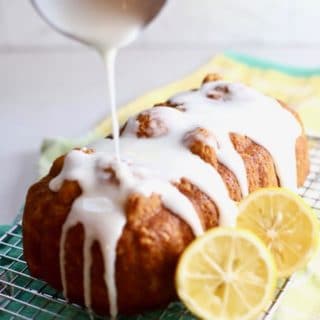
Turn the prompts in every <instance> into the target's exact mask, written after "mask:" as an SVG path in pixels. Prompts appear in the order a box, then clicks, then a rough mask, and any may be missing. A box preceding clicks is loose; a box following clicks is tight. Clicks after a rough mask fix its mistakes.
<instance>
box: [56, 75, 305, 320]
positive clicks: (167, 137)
mask: <svg viewBox="0 0 320 320" xmlns="http://www.w3.org/2000/svg"><path fill="white" fill-rule="evenodd" d="M219 86H220V87H221V86H228V89H229V93H228V95H227V96H226V97H225V99H218V100H213V99H209V98H208V97H207V94H208V93H210V92H212V91H214V90H215V89H216V88H217V87H219ZM171 101H173V102H175V103H183V108H184V109H185V111H184V112H183V111H179V110H177V109H174V108H170V107H155V108H152V109H150V110H148V111H146V114H148V115H149V117H150V119H151V122H150V123H151V130H150V132H152V133H153V135H154V136H153V137H151V138H139V139H138V138H137V136H136V133H137V131H138V129H139V128H138V127H139V122H138V121H137V117H132V118H131V119H129V121H128V124H127V126H126V128H125V130H124V132H123V135H122V137H121V139H120V140H121V159H125V161H124V160H122V161H120V162H119V161H118V162H117V161H116V160H115V159H114V158H113V157H112V154H114V153H113V152H114V146H113V141H112V140H110V139H103V140H100V141H98V142H97V143H95V144H94V145H92V148H93V149H95V150H96V152H95V153H94V154H88V155H87V154H84V153H82V152H81V151H72V152H70V153H69V154H68V156H67V157H66V159H65V163H64V167H63V170H62V172H61V173H60V174H59V176H57V177H56V178H54V179H53V180H52V181H51V182H50V188H51V189H52V190H53V191H58V190H59V188H60V187H61V185H62V183H63V181H64V180H77V181H78V182H79V184H80V187H81V189H82V194H81V196H80V197H79V198H78V199H76V200H75V202H74V204H73V206H72V210H71V212H70V214H69V216H68V218H67V220H66V222H65V224H64V226H63V231H62V237H61V257H60V263H61V274H62V282H63V287H64V290H65V294H66V295H67V288H66V281H65V274H64V245H65V236H66V233H67V231H68V230H69V228H70V227H72V226H74V225H75V224H77V223H79V222H81V223H82V224H83V226H84V230H85V246H84V256H85V257H86V258H85V262H84V266H85V268H84V269H85V270H84V288H85V300H86V305H87V306H90V304H91V301H90V272H89V271H90V264H91V253H90V252H89V248H90V247H91V244H92V242H93V241H94V240H97V241H98V242H99V243H100V246H101V250H102V253H103V257H104V261H105V268H106V273H105V281H106V284H107V287H108V295H109V301H110V303H111V314H112V315H113V316H115V314H116V312H117V307H116V301H117V298H116V283H115V263H116V245H117V242H118V239H119V238H120V236H121V234H122V230H123V227H124V225H125V223H126V218H125V213H124V211H123V210H124V209H123V208H124V206H123V205H124V202H125V200H126V199H127V197H128V195H129V194H131V193H133V192H138V193H141V194H143V195H145V196H150V195H151V194H152V193H155V194H159V195H160V196H161V199H162V202H163V204H164V206H166V207H167V208H168V209H169V210H170V211H172V212H173V213H174V214H176V215H178V216H179V217H180V218H181V219H183V220H184V221H186V222H187V223H188V224H189V225H190V227H191V228H192V230H193V232H194V234H195V235H196V236H197V235H199V234H201V233H202V227H201V223H200V220H199V217H198V215H197V213H196V212H195V210H194V208H193V206H192V204H191V202H190V201H189V200H188V199H187V198H186V197H185V196H184V195H182V194H181V193H180V192H179V191H178V189H176V188H175V187H173V185H172V184H171V183H173V182H179V181H180V179H181V178H186V179H188V180H189V181H190V182H191V183H192V184H194V185H195V186H197V187H198V188H199V189H200V190H202V192H204V193H205V194H206V195H207V196H209V197H210V198H211V199H212V200H213V201H214V202H215V204H216V205H217V207H218V209H219V215H220V218H219V219H220V221H219V223H220V225H234V223H235V218H236V207H235V204H234V202H233V201H232V200H231V199H230V198H229V195H228V191H227V188H226V186H225V184H224V181H223V179H222V178H221V177H220V175H219V174H218V172H217V171H216V170H215V169H214V168H213V167H212V166H211V165H209V164H208V163H206V162H204V161H203V160H202V159H200V157H198V156H196V155H194V154H192V153H191V152H190V151H189V149H188V148H187V146H186V145H185V144H184V139H185V137H186V135H190V132H192V131H193V130H195V129H197V128H203V129H206V130H207V131H208V132H209V133H210V135H209V137H202V136H201V135H199V136H198V137H197V138H199V139H200V140H201V139H202V141H203V142H205V143H207V144H208V145H210V146H211V147H213V148H214V149H215V151H216V154H217V157H218V160H219V161H220V162H221V163H223V164H224V165H225V166H226V167H227V168H229V169H230V170H231V171H232V172H233V173H234V174H235V176H236V178H237V179H238V181H239V184H240V186H241V190H242V194H243V195H245V194H247V193H248V181H247V176H246V171H245V166H244V163H243V161H242V158H241V157H240V156H239V154H238V153H237V152H236V151H235V149H234V147H233V145H232V143H231V141H230V137H229V134H230V133H238V134H242V135H246V136H248V137H250V139H252V140H253V141H255V142H256V143H258V144H260V145H261V146H263V147H265V148H266V149H267V150H268V151H269V152H270V154H271V155H272V157H273V160H274V163H275V166H276V170H277V174H278V176H279V180H280V183H281V185H282V186H285V187H289V188H296V183H297V182H296V176H297V173H296V159H295V143H296V139H297V137H298V136H299V135H300V134H301V127H300V125H299V124H298V122H297V120H296V119H295V118H294V117H293V116H292V114H291V113H290V112H288V111H287V110H285V109H284V108H282V107H281V106H280V105H279V103H278V102H277V101H276V100H274V99H271V98H268V97H266V96H264V95H262V94H259V93H257V92H256V91H254V90H252V89H250V88H248V87H245V86H244V85H241V84H230V83H226V82H223V81H217V82H212V83H207V84H205V85H204V86H203V87H202V88H201V89H200V90H198V91H193V92H186V93H183V94H179V95H177V96H176V97H174V98H172V99H171ZM284 130H285V131H286V132H285V133H284ZM108 167H110V168H112V169H113V170H114V172H115V174H116V176H117V179H118V180H119V185H114V184H112V183H111V180H110V174H108V173H106V172H105V171H103V169H105V168H108Z"/></svg>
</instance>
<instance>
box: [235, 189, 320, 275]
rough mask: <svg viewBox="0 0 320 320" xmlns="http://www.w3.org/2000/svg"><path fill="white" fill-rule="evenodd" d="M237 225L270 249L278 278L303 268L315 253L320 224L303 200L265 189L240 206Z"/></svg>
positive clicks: (290, 194)
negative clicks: (250, 232) (251, 233)
mask: <svg viewBox="0 0 320 320" xmlns="http://www.w3.org/2000/svg"><path fill="white" fill-rule="evenodd" d="M237 226H238V227H239V228H244V229H247V230H250V231H252V232H253V233H255V234H256V235H257V236H258V237H259V238H260V239H261V240H262V241H263V242H264V243H265V244H266V246H267V247H268V248H269V249H270V250H271V253H272V254H273V256H274V258H275V262H276V265H277V269H278V274H279V276H280V277H288V276H290V275H291V274H292V273H293V272H295V271H297V270H298V269H301V268H303V267H304V266H306V264H307V263H308V261H309V260H310V258H311V257H312V255H313V254H314V253H315V251H316V248H317V245H318V239H319V222H318V220H317V218H316V216H315V214H314V213H313V211H312V209H311V208H310V207H309V206H308V205H307V204H306V203H305V202H304V200H303V199H302V198H301V197H299V196H298V195H296V194H295V193H293V192H292V191H289V190H287V189H285V188H265V189H260V190H258V191H255V192H253V193H251V194H250V195H249V196H248V197H247V198H245V199H244V200H243V201H242V202H240V204H239V216H238V218H237Z"/></svg>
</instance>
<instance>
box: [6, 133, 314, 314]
mask: <svg viewBox="0 0 320 320" xmlns="http://www.w3.org/2000/svg"><path fill="white" fill-rule="evenodd" d="M310 146H311V148H310V160H311V170H310V174H309V176H308V178H307V180H306V182H305V185H304V187H303V188H301V189H300V195H301V196H303V197H304V198H305V199H306V201H307V202H308V203H309V204H310V205H311V207H313V208H314V210H315V212H316V214H317V216H318V218H319V219H320V139H317V138H310ZM290 281H291V280H290V279H287V280H285V281H284V282H282V283H281V284H279V287H278V291H277V295H276V296H275V298H274V301H273V302H272V303H271V305H270V307H269V308H268V310H266V311H265V312H264V313H263V315H262V316H261V317H260V320H271V319H272V316H273V314H274V312H275V311H276V309H277V307H278V305H279V303H280V301H281V298H282V296H283V295H284V293H285V291H286V288H287V287H288V284H289V282H290ZM0 318H1V319H8V320H11V319H24V320H29V319H37V320H38V319H39V320H41V319H46V320H48V319H50V320H51V319H80V320H81V319H102V318H101V317H98V316H96V315H92V314H89V313H88V312H87V310H85V309H84V308H83V307H81V306H78V305H76V304H70V303H68V302H67V301H66V300H65V299H64V298H63V296H62V295H61V293H59V292H57V291H56V290H54V289H53V288H51V287H50V286H49V285H48V284H46V283H45V282H43V281H41V280H39V279H36V278H34V277H32V276H31V275H30V274H29V271H28V267H27V264H26V262H25V261H24V259H23V248H22V227H21V223H20V222H19V223H17V224H15V225H14V226H13V227H12V228H11V229H10V230H9V231H8V232H7V233H5V234H4V235H3V236H2V237H1V238H0ZM125 319H126V320H129V319H130V320H156V319H157V320H158V319H159V320H160V319H161V320H179V319H180V320H193V319H195V318H194V317H193V316H192V315H191V314H190V313H189V312H188V311H187V310H186V309H185V308H184V307H183V305H182V304H181V303H179V302H175V303H171V304H170V305H169V306H168V307H167V308H166V309H165V310H159V311H155V312H151V313H146V314H142V315H139V316H135V317H130V318H128V317H121V316H120V317H119V320H125Z"/></svg>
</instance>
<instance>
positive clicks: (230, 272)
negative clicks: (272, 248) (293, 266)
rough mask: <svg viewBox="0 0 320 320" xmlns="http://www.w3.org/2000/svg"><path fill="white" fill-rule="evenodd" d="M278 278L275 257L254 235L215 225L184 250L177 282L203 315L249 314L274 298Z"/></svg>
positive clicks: (230, 319)
mask: <svg viewBox="0 0 320 320" xmlns="http://www.w3.org/2000/svg"><path fill="white" fill-rule="evenodd" d="M276 278H277V277H276V267H275V264H274V259H273V257H272V255H271V254H270V252H269V250H268V249H267V248H266V247H265V245H264V244H263V243H262V242H261V240H259V239H258V238H257V237H256V236H255V235H253V234H252V233H251V232H248V231H243V230H236V229H229V228H215V229H212V230H210V231H208V232H207V233H205V234H204V235H203V236H202V237H199V238H198V239H196V240H195V241H194V242H193V243H192V244H191V245H190V246H189V247H188V248H187V249H186V250H185V251H184V253H183V254H182V256H181V258H180V261H179V263H178V267H177V272H176V288H177V292H178V295H179V297H180V299H181V300H182V301H183V302H184V304H185V305H186V306H187V307H188V308H189V309H190V311H191V312H192V313H194V314H195V315H196V316H197V317H199V318H201V319H207V320H212V319H215V320H216V319H217V320H218V319H219V320H249V319H253V318H254V317H257V316H258V315H259V314H260V313H261V312H262V310H263V309H264V308H265V307H267V306H268V304H269V303H270V301H271V299H272V297H273V295H274V291H275V284H276Z"/></svg>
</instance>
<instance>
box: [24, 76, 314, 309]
mask: <svg viewBox="0 0 320 320" xmlns="http://www.w3.org/2000/svg"><path fill="white" fill-rule="evenodd" d="M209 80H210V79H209ZM209 80H208V81H209ZM210 81H212V80H210ZM221 92H222V93H225V92H224V91H223V90H222V91H221ZM218 98H221V97H218ZM166 104H167V103H165V104H164V105H166ZM171 107H173V108H177V109H178V110H180V111H183V106H181V105H172V106H171ZM283 107H285V108H286V109H288V107H287V106H285V105H283ZM179 108H180V109H179ZM288 110H290V109H288ZM290 112H292V111H290ZM293 114H294V116H295V117H297V119H298V116H297V115H296V114H295V113H293ZM138 120H139V123H140V125H139V131H140V137H143V138H149V137H151V136H153V135H154V133H153V132H152V130H150V125H149V124H150V123H149V121H150V117H148V112H146V113H145V114H144V115H143V116H140V118H138ZM160 124H161V123H160ZM164 129H165V127H164ZM158 132H161V131H158ZM137 134H138V135H139V132H138V133H137ZM163 134H165V130H164V131H163ZM207 138H210V132H208V131H207V130H204V129H202V128H197V129H196V130H193V131H192V132H189V133H188V134H187V135H186V137H185V139H184V141H183V142H184V145H185V147H186V148H189V149H190V151H191V152H193V153H194V154H196V155H198V156H199V157H201V158H202V159H203V160H204V161H206V162H207V163H209V164H210V165H212V166H213V167H214V168H216V169H217V170H218V172H219V173H220V175H221V177H222V178H223V180H224V181H225V184H226V186H227V188H228V190H229V194H230V197H231V198H232V199H234V200H236V201H239V200H240V199H241V197H242V195H241V191H240V186H239V183H238V181H237V179H236V177H235V175H234V174H233V173H232V172H231V171H230V170H229V169H228V168H226V167H225V166H223V165H222V164H221V163H219V161H218V160H217V156H216V154H215V151H214V148H213V147H212V146H210V145H209V144H207V143H206V139H207ZM211 138H212V137H211ZM213 138H214V137H213ZM230 138H231V141H232V143H233V145H234V148H235V149H236V151H237V152H238V153H239V154H240V156H241V157H242V159H243V160H244V164H245V167H246V170H247V177H248V181H249V189H250V191H254V190H256V189H258V188H261V187H266V186H277V185H278V178H277V175H276V170H275V168H274V163H273V160H272V157H271V155H270V154H269V153H268V151H267V150H265V149H264V148H263V147H261V146H259V145H258V144H256V143H254V142H253V141H252V140H251V139H249V138H248V137H245V136H241V135H239V134H235V133H231V134H230ZM307 149H308V146H307V139H306V137H305V136H304V135H302V136H301V137H299V138H298V139H297V142H296V158H297V172H298V182H299V185H302V184H303V182H304V180H305V178H306V175H307V173H308V171H309V160H308V154H307ZM86 152H88V153H90V152H93V151H92V150H87V151H86ZM63 162H64V157H60V158H58V159H57V160H56V161H55V162H54V164H53V166H52V168H51V170H50V173H49V174H48V175H47V176H46V177H45V178H43V179H41V180H40V181H39V182H37V183H36V184H34V185H33V186H32V187H31V188H30V189H29V192H28V195H27V199H26V205H25V212H24V217H23V242H24V256H25V259H26V261H27V262H28V266H29V269H30V272H31V274H32V275H34V276H36V277H39V278H42V279H44V280H45V281H47V282H48V283H50V284H51V285H52V286H53V287H55V288H57V289H59V290H60V289H61V288H62V285H61V278H60V266H59V249H60V237H61V230H62V226H63V224H64V222H65V220H66V218H67V216H68V214H69V212H70V209H71V206H72V203H73V201H74V200H75V199H76V198H77V197H78V196H79V195H80V194H81V189H80V187H79V185H78V183H77V182H75V181H65V182H64V183H63V185H62V187H61V189H60V190H59V191H58V192H52V191H51V190H50V189H49V187H48V185H49V182H50V180H51V179H52V178H53V177H55V176H57V175H58V174H59V172H60V171H61V169H62V167H63ZM175 186H176V188H178V189H179V191H180V192H181V193H183V194H184V195H185V196H186V197H188V198H189V199H190V201H191V202H192V204H193V206H194V208H195V209H196V211H197V213H198V215H199V217H200V220H201V223H202V225H203V227H204V228H205V229H209V228H211V227H214V226H217V225H218V222H219V212H218V209H217V207H216V205H215V204H214V203H213V202H212V200H211V199H210V198H209V197H208V196H207V195H205V194H204V193H203V192H201V191H200V190H199V189H198V188H197V187H196V186H194V185H192V184H191V183H190V182H189V181H188V180H187V179H185V178H182V179H181V181H180V182H178V183H176V184H175ZM125 212H126V216H127V223H126V226H125V228H124V231H123V234H122V236H121V238H120V240H119V242H118V245H117V260H116V264H117V265H116V283H117V289H118V305H119V310H120V312H121V313H127V314H128V313H129V314H130V313H135V312H140V311H144V310H146V309H150V308H156V307H161V306H163V305H166V304H167V303H168V302H170V301H172V300H173V299H174V298H175V297H176V294H175V290H174V285H173V276H174V270H175V266H176V263H177V260H178V258H179V256H180V254H181V253H182V251H183V250H184V249H185V247H186V246H187V245H188V244H189V243H190V242H191V241H192V240H193V238H194V235H193V233H192V230H191V229H190V227H189V225H188V224H186V223H185V222H184V221H183V220H181V219H180V218H179V217H178V216H176V215H175V214H173V213H172V212H170V211H169V210H168V209H167V208H165V207H164V206H163V203H162V201H161V198H160V197H159V196H158V195H156V194H153V195H151V196H150V197H144V196H142V195H139V194H131V195H130V196H129V197H128V199H127V201H126V205H125ZM83 241H84V229H83V226H82V225H81V224H78V225H76V226H75V227H73V228H71V229H70V230H69V231H68V234H67V239H66V244H65V245H66V247H65V253H66V256H65V259H66V277H67V283H68V287H67V291H68V297H69V298H70V300H71V301H74V302H77V303H80V304H83V277H82V275H83ZM91 252H92V257H93V264H92V269H91V292H92V297H93V299H92V303H93V309H94V310H95V311H96V312H98V313H101V314H108V312H109V306H108V298H107V288H106V287H105V283H104V281H103V274H104V263H103V259H102V254H101V250H100V246H99V244H98V243H97V242H95V243H94V244H93V246H92V248H91Z"/></svg>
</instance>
